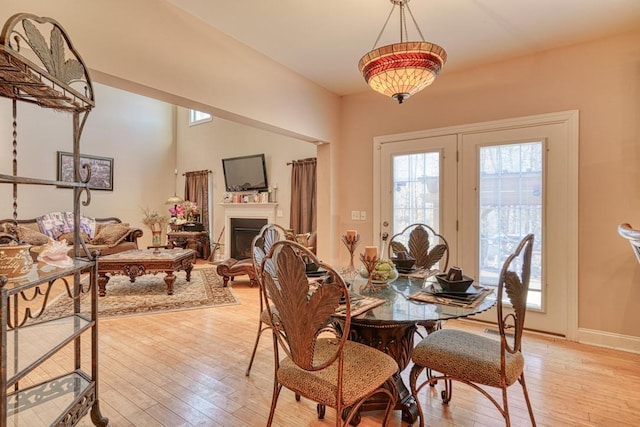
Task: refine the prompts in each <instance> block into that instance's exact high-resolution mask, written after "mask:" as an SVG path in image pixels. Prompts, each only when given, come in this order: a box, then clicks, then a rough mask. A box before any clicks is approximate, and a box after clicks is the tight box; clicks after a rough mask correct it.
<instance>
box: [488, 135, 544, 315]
mask: <svg viewBox="0 0 640 427" xmlns="http://www.w3.org/2000/svg"><path fill="white" fill-rule="evenodd" d="M542 160H543V143H542V142H529V143H519V144H507V145H493V146H483V147H481V148H480V152H479V171H480V173H479V175H480V176H479V184H478V185H479V188H478V190H479V197H480V200H479V207H480V218H479V231H480V250H479V257H480V259H479V266H480V268H479V270H480V271H479V275H480V283H482V284H483V285H488V286H497V284H498V276H499V275H500V269H501V268H502V264H503V262H504V260H505V259H506V258H507V257H508V256H509V255H510V254H511V253H512V252H513V251H514V249H515V248H516V246H517V245H518V243H519V242H520V240H521V239H522V238H523V237H524V236H525V235H527V234H529V233H534V234H535V246H534V248H533V257H532V261H531V263H532V264H531V281H530V284H529V289H530V291H529V296H528V298H527V305H528V306H531V307H536V308H541V307H542V287H541V284H542V280H541V278H542V257H541V253H542V252H541V248H542V212H543V206H542V203H543V199H544V198H543V194H542V190H543V186H542Z"/></svg>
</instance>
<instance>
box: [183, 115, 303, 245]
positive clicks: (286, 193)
mask: <svg viewBox="0 0 640 427" xmlns="http://www.w3.org/2000/svg"><path fill="white" fill-rule="evenodd" d="M176 129H177V141H178V146H177V148H178V151H177V169H178V195H179V196H181V197H182V196H183V195H184V176H183V175H182V174H183V173H184V172H188V171H194V170H204V169H209V170H211V171H212V174H211V182H212V184H213V194H212V195H211V200H212V203H213V206H212V208H213V227H212V229H211V235H212V239H217V238H218V236H219V234H220V232H221V231H222V227H223V226H224V209H223V207H222V206H220V205H219V203H221V202H222V199H223V197H224V194H225V193H226V192H225V186H224V174H223V171H222V159H223V158H227V157H237V156H244V155H249V154H262V153H264V154H265V162H266V166H267V179H268V181H269V185H270V186H273V185H274V184H277V186H278V190H277V199H278V200H277V201H278V206H277V210H278V211H281V212H282V217H277V218H276V222H277V223H278V224H280V225H282V226H284V227H285V228H288V227H289V211H290V208H291V205H290V203H289V202H290V200H291V167H290V166H287V162H290V161H291V160H298V159H304V158H308V157H316V146H315V145H314V144H312V143H310V142H304V141H300V140H298V139H294V138H290V137H286V136H283V135H279V134H276V133H273V132H267V131H264V130H261V129H256V128H252V127H249V126H245V125H242V124H238V123H234V122H231V121H229V120H225V119H221V118H218V117H213V119H212V120H211V121H210V122H205V123H202V124H198V125H195V126H189V110H188V109H185V108H178V114H177V126H176ZM224 241H225V239H224V236H223V239H222V242H224Z"/></svg>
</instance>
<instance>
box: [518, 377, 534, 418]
mask: <svg viewBox="0 0 640 427" xmlns="http://www.w3.org/2000/svg"><path fill="white" fill-rule="evenodd" d="M518 382H519V383H520V385H521V386H522V393H523V394H524V400H525V402H527V409H528V410H529V418H530V419H531V425H532V426H534V427H535V425H536V419H535V417H534V416H533V408H532V407H531V401H530V400H529V392H528V391H527V385H526V384H525V382H524V372H523V373H522V374H520V378H518Z"/></svg>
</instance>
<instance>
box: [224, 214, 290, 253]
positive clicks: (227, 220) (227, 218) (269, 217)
mask: <svg viewBox="0 0 640 427" xmlns="http://www.w3.org/2000/svg"><path fill="white" fill-rule="evenodd" d="M221 205H222V207H223V208H224V229H225V233H224V246H223V247H224V259H227V258H231V257H233V258H236V257H238V256H239V257H240V258H251V242H252V241H253V238H254V237H255V235H256V234H258V233H259V232H260V228H262V226H263V225H264V224H272V223H275V222H276V213H277V212H276V207H277V206H278V204H277V203H221ZM237 219H251V220H259V221H260V223H257V222H256V224H255V225H249V226H243V227H242V228H253V229H255V230H256V231H255V232H252V235H251V237H249V236H247V235H246V234H248V233H245V236H244V237H242V240H243V241H244V244H246V245H248V248H249V249H248V250H246V251H245V255H239V254H237V253H235V249H234V253H233V254H232V253H231V251H232V246H235V245H236V244H237V241H236V238H235V237H233V236H232V234H233V230H232V226H231V220H237ZM241 234H242V233H241ZM241 253H242V252H241ZM236 259H238V258H236Z"/></svg>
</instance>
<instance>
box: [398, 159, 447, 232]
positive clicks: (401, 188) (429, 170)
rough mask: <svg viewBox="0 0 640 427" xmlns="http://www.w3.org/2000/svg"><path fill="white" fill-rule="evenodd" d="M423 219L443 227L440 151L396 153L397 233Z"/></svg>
mask: <svg viewBox="0 0 640 427" xmlns="http://www.w3.org/2000/svg"><path fill="white" fill-rule="evenodd" d="M417 222H421V223H424V224H427V225H430V226H431V227H432V228H433V229H434V230H436V231H438V230H439V228H440V224H439V222H440V153H439V152H429V153H415V154H403V155H396V156H393V233H394V234H395V233H398V232H400V231H402V230H403V229H404V228H405V227H407V226H408V225H410V224H413V223H417Z"/></svg>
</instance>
